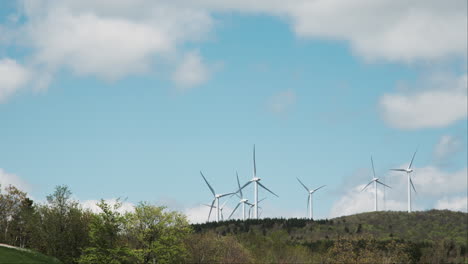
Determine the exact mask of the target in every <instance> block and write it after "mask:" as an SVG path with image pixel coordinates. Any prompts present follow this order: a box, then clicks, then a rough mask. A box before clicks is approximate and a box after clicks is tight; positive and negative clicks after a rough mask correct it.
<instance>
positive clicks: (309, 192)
mask: <svg viewBox="0 0 468 264" xmlns="http://www.w3.org/2000/svg"><path fill="white" fill-rule="evenodd" d="M296 179H297V180H298V181H299V183H300V184H301V185H302V186H303V187H304V188H305V189H306V191H307V193H308V194H309V196H307V210H308V211H309V219H311V220H312V219H313V210H312V207H313V206H312V194H313V193H314V192H316V191H317V190H319V189H321V188H323V187H325V186H326V185H322V186H320V187H318V188H316V189H313V190H310V189H309V188H307V187H306V186H305V184H304V183H302V182H301V180H299V178H296Z"/></svg>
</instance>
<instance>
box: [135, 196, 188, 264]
mask: <svg viewBox="0 0 468 264" xmlns="http://www.w3.org/2000/svg"><path fill="white" fill-rule="evenodd" d="M165 209H166V207H163V206H153V205H149V204H147V203H144V202H142V203H140V204H138V205H137V206H136V207H135V212H134V213H129V214H127V216H126V220H127V231H128V236H129V238H130V240H133V241H131V242H132V243H133V244H134V245H133V246H134V248H136V250H135V252H136V253H137V254H138V256H139V257H140V261H141V263H145V264H146V263H183V262H184V259H185V257H186V255H187V250H186V248H185V244H184V240H185V239H186V237H187V235H188V234H190V233H191V228H190V226H189V224H188V221H187V219H186V218H185V216H184V215H182V214H180V213H178V212H168V211H165Z"/></svg>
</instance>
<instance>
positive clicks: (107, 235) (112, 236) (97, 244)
mask: <svg viewBox="0 0 468 264" xmlns="http://www.w3.org/2000/svg"><path fill="white" fill-rule="evenodd" d="M121 205H122V204H121V203H120V202H117V203H116V204H115V205H114V206H111V205H109V204H107V203H106V202H105V201H104V200H101V202H100V203H99V204H98V206H99V208H100V209H101V210H102V212H101V213H99V214H97V215H94V216H93V218H92V220H91V223H90V226H89V228H90V229H89V237H90V246H89V247H87V248H85V249H84V250H83V254H82V255H81V256H80V258H79V259H78V263H81V264H127V263H128V264H133V263H136V262H137V258H136V256H135V254H134V253H133V251H132V250H130V248H129V247H127V245H125V243H124V240H123V239H122V236H123V232H124V217H123V216H122V215H121V214H120V213H119V212H118V209H119V208H120V207H121Z"/></svg>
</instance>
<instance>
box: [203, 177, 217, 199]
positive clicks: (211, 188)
mask: <svg viewBox="0 0 468 264" xmlns="http://www.w3.org/2000/svg"><path fill="white" fill-rule="evenodd" d="M200 174H201V176H202V177H203V179H204V180H205V182H206V184H207V185H208V187H209V188H210V191H211V193H213V196H216V194H215V191H214V190H213V187H211V185H210V184H209V183H208V181H207V180H206V178H205V176H204V175H203V173H202V172H201V171H200Z"/></svg>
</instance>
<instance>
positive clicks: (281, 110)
mask: <svg viewBox="0 0 468 264" xmlns="http://www.w3.org/2000/svg"><path fill="white" fill-rule="evenodd" d="M295 103H296V93H295V92H294V91H293V90H291V89H290V90H286V91H281V92H278V93H276V94H274V95H273V96H271V97H270V98H269V99H268V102H267V107H268V110H269V111H271V112H272V113H274V114H278V115H284V114H286V113H288V112H289V111H290V110H291V109H292V107H293V106H294V105H295Z"/></svg>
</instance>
